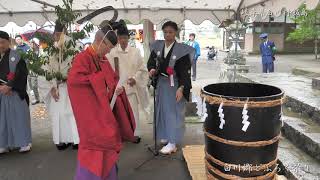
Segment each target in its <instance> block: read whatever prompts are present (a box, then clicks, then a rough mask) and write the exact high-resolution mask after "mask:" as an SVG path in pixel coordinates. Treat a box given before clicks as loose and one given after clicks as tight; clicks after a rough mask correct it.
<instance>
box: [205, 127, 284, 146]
mask: <svg viewBox="0 0 320 180" xmlns="http://www.w3.org/2000/svg"><path fill="white" fill-rule="evenodd" d="M203 131H204V133H205V134H206V136H207V137H209V138H210V139H212V140H214V141H217V142H220V143H223V144H228V145H232V146H240V147H262V146H268V145H271V144H273V143H275V142H277V141H279V139H280V137H281V133H279V135H278V136H276V137H274V138H272V139H270V140H267V141H254V142H244V141H233V140H227V139H224V138H221V137H218V136H215V135H213V134H211V133H209V132H207V131H206V129H203Z"/></svg>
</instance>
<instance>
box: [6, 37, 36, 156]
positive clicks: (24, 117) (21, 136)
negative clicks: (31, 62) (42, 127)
mask: <svg viewBox="0 0 320 180" xmlns="http://www.w3.org/2000/svg"><path fill="white" fill-rule="evenodd" d="M27 76H28V70H27V67H26V63H25V61H24V60H23V59H21V58H20V56H19V55H18V53H17V52H16V51H15V50H12V49H10V48H9V35H8V33H6V32H4V31H0V154H2V153H6V152H8V151H9V149H14V148H20V150H19V151H20V152H28V151H30V150H31V127H30V111H29V107H28V103H29V102H28V101H29V98H28V94H27V91H26V86H27Z"/></svg>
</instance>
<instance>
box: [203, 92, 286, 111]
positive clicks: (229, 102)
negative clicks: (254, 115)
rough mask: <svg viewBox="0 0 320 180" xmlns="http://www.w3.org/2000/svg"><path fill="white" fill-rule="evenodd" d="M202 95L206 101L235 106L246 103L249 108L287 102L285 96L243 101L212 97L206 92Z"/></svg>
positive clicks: (241, 105)
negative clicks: (273, 98) (268, 99)
mask: <svg viewBox="0 0 320 180" xmlns="http://www.w3.org/2000/svg"><path fill="white" fill-rule="evenodd" d="M201 97H202V98H205V100H206V102H208V103H209V104H217V105H219V104H221V102H223V105H224V106H233V107H243V106H244V105H245V104H246V103H247V106H248V108H265V107H274V106H278V105H282V104H283V103H284V102H285V97H283V98H281V99H277V100H270V101H248V102H247V101H241V100H239V99H226V98H222V97H212V96H209V95H206V94H203V93H201Z"/></svg>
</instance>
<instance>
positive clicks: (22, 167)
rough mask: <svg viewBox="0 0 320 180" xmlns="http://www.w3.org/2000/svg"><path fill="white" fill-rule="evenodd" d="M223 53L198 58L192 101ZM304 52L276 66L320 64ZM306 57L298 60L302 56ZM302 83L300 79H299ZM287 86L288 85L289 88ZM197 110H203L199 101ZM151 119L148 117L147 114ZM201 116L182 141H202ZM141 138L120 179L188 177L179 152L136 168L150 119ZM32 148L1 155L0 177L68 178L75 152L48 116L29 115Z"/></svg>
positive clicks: (43, 87)
mask: <svg viewBox="0 0 320 180" xmlns="http://www.w3.org/2000/svg"><path fill="white" fill-rule="evenodd" d="M222 56H223V54H222V53H220V54H219V60H218V61H210V62H207V61H205V60H200V61H199V63H198V78H197V81H195V82H193V90H192V92H193V94H194V99H195V101H197V102H199V99H198V96H199V94H200V89H201V88H202V87H204V86H205V85H208V84H211V83H217V82H219V81H221V80H219V75H220V67H221V64H222V61H221V59H222ZM309 56H310V57H311V55H307V56H298V57H297V56H283V57H281V58H278V59H279V61H278V62H277V64H276V70H277V71H281V72H290V71H291V70H292V68H294V67H296V66H299V65H302V66H307V65H308V64H309V66H311V67H312V66H315V65H318V66H319V67H320V63H319V62H315V61H313V60H312V59H310V58H309ZM303 58H304V59H307V60H305V61H304V62H300V61H301V59H303ZM247 61H248V64H249V65H251V67H250V71H251V72H260V71H261V67H260V58H259V57H258V56H249V57H248V58H247ZM300 83H302V82H300ZM39 84H40V92H41V96H42V97H44V96H45V94H46V92H48V89H49V88H48V85H47V84H46V83H45V82H44V80H43V79H42V80H40V82H39ZM289 90H290V89H289ZM41 106H43V105H41V104H40V105H36V106H32V107H31V111H34V110H37V109H36V108H39V107H41ZM198 107H199V108H198V109H199V112H198V113H200V114H204V113H203V111H202V107H201V105H200V104H199V105H198ZM149 119H150V118H149ZM198 121H200V118H196V117H194V118H193V119H192V118H191V120H190V118H189V120H188V122H192V123H186V133H185V137H184V141H183V144H182V145H181V146H185V145H192V144H204V136H203V132H202V123H195V122H198ZM142 132H143V134H142V142H141V143H140V144H138V145H136V144H125V146H124V149H123V151H122V152H121V156H120V160H119V163H118V164H119V180H163V179H166V180H171V179H172V180H190V179H191V177H190V175H189V172H188V169H187V166H186V164H185V162H184V161H183V160H182V159H183V157H182V153H181V151H178V153H177V154H175V155H174V156H172V157H171V158H163V157H158V158H156V159H152V160H151V161H148V162H147V163H146V164H144V165H143V166H142V167H141V168H140V169H136V168H137V167H138V166H139V165H141V164H142V163H143V162H144V161H146V160H148V159H150V158H151V157H152V155H151V153H149V151H148V150H147V147H148V145H152V144H153V140H152V123H150V120H147V118H146V117H144V118H143V123H142ZM32 133H33V150H32V152H30V153H28V154H19V153H17V152H13V153H8V154H5V155H1V156H0V180H57V179H59V180H71V179H72V178H73V175H74V172H75V165H76V156H77V152H76V151H75V150H72V149H67V150H66V151H58V150H57V149H56V148H55V146H54V145H53V142H52V136H51V122H50V120H49V119H47V118H45V119H39V118H33V119H32Z"/></svg>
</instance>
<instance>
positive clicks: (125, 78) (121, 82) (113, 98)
mask: <svg viewBox="0 0 320 180" xmlns="http://www.w3.org/2000/svg"><path fill="white" fill-rule="evenodd" d="M127 80H128V78H127V77H122V78H120V80H119V82H118V84H117V86H116V90H117V88H119V87H121V86H123V85H124V83H126V82H127ZM117 97H118V96H117V94H116V92H114V93H113V96H112V99H111V102H110V107H111V110H112V109H113V107H114V105H115V104H116V100H117Z"/></svg>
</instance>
